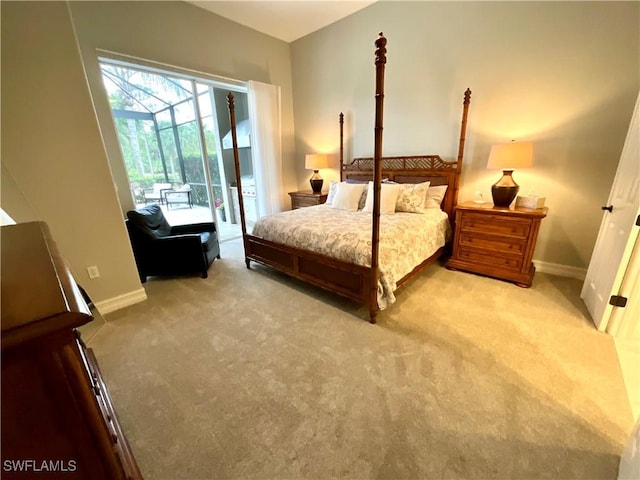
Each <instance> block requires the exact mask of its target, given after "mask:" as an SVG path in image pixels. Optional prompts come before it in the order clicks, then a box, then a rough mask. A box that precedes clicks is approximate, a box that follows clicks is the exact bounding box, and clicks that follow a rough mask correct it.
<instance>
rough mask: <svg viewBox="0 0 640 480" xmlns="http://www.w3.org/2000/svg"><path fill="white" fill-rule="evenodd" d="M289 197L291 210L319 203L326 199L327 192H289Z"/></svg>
mask: <svg viewBox="0 0 640 480" xmlns="http://www.w3.org/2000/svg"><path fill="white" fill-rule="evenodd" d="M289 196H290V197H291V210H295V209H296V208H304V207H311V206H313V205H320V204H322V203H324V202H326V201H327V196H328V194H327V193H324V192H321V193H313V192H312V191H311V190H309V191H308V192H289Z"/></svg>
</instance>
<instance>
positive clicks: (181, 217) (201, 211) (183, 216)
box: [136, 204, 242, 242]
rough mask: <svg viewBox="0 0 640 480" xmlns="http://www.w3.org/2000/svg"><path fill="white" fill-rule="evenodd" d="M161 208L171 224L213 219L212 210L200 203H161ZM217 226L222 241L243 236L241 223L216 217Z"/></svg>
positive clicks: (138, 206)
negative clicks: (185, 204)
mask: <svg viewBox="0 0 640 480" xmlns="http://www.w3.org/2000/svg"><path fill="white" fill-rule="evenodd" d="M141 207H144V204H140V205H137V207H136V208H141ZM160 208H162V213H164V216H165V218H166V219H167V222H169V224H170V225H185V224H188V223H201V222H210V221H211V210H209V209H208V208H206V207H202V206H199V205H194V206H193V207H192V208H189V207H188V206H172V207H171V208H167V206H166V205H161V206H160ZM216 226H217V227H218V239H219V240H220V241H221V242H223V241H225V240H231V239H233V238H239V237H241V236H242V229H241V227H240V224H239V223H230V222H228V221H220V220H218V219H216Z"/></svg>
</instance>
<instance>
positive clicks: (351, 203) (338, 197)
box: [331, 182, 365, 212]
mask: <svg viewBox="0 0 640 480" xmlns="http://www.w3.org/2000/svg"><path fill="white" fill-rule="evenodd" d="M364 187H365V185H364V184H362V183H345V182H342V183H339V184H338V186H337V189H336V194H335V196H334V197H333V201H332V202H331V206H332V207H333V208H338V209H340V210H349V211H351V212H355V211H356V210H358V203H359V202H360V197H361V196H362V192H363V191H364Z"/></svg>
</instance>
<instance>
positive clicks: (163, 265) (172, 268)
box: [126, 205, 220, 283]
mask: <svg viewBox="0 0 640 480" xmlns="http://www.w3.org/2000/svg"><path fill="white" fill-rule="evenodd" d="M126 223H127V230H128V232H129V238H130V239H131V246H132V248H133V255H134V257H135V260H136V266H137V267H138V273H139V275H140V281H141V282H142V283H144V282H146V281H147V277H148V276H150V275H182V274H188V273H196V272H197V273H200V274H201V275H202V278H207V276H208V273H207V270H208V269H209V265H211V263H212V262H213V261H214V259H216V258H220V245H219V244H218V232H217V229H216V225H215V223H212V222H207V223H195V224H191V225H176V226H174V227H171V226H170V225H169V223H168V222H167V220H166V219H165V217H164V214H163V213H162V209H161V208H160V205H148V206H146V207H143V208H139V209H137V210H130V211H128V212H127V221H126Z"/></svg>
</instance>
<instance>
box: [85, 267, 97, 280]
mask: <svg viewBox="0 0 640 480" xmlns="http://www.w3.org/2000/svg"><path fill="white" fill-rule="evenodd" d="M87 273H88V274H89V278H91V279H93V278H98V277H99V276H100V272H99V271H98V267H96V266H93V267H87Z"/></svg>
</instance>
